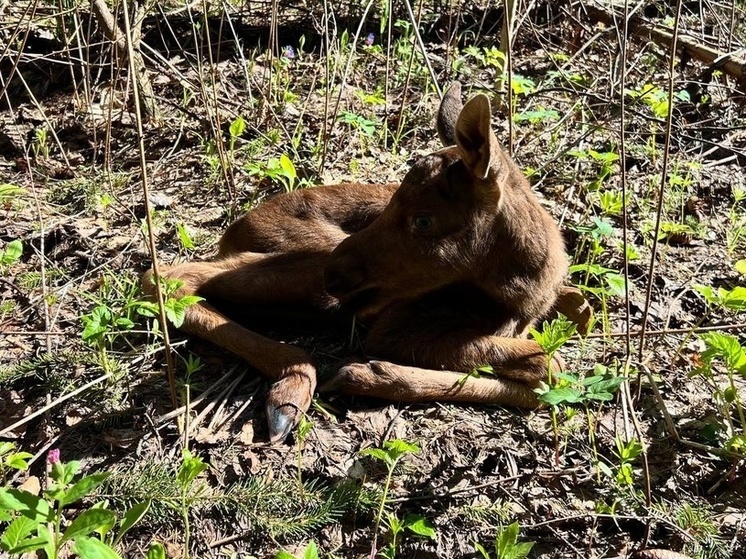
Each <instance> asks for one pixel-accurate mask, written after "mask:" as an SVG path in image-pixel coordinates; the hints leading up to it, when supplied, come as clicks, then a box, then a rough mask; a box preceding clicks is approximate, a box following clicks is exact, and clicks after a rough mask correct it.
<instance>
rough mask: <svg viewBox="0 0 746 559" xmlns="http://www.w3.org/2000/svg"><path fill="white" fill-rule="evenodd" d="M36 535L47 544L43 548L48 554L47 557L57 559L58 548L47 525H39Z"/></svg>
mask: <svg viewBox="0 0 746 559" xmlns="http://www.w3.org/2000/svg"><path fill="white" fill-rule="evenodd" d="M36 535H37V536H39V539H40V540H44V541H45V542H46V543H45V544H44V545H43V546H42V547H43V548H44V552H45V553H46V554H47V557H55V556H56V548H55V545H54V544H55V541H54V536H52V532H51V531H50V530H49V528H48V527H47V525H46V524H39V525H38V526H37V527H36Z"/></svg>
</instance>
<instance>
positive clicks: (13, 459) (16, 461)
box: [5, 452, 34, 470]
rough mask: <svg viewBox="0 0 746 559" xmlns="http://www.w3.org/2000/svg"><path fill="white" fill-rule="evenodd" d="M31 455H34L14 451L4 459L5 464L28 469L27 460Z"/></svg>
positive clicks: (18, 468) (10, 466)
mask: <svg viewBox="0 0 746 559" xmlns="http://www.w3.org/2000/svg"><path fill="white" fill-rule="evenodd" d="M33 457H34V455H33V454H29V453H28V452H16V453H14V454H11V455H10V456H8V458H6V459H5V464H6V465H7V466H8V467H9V468H13V469H14V470H26V469H28V462H27V460H28V459H29V458H33Z"/></svg>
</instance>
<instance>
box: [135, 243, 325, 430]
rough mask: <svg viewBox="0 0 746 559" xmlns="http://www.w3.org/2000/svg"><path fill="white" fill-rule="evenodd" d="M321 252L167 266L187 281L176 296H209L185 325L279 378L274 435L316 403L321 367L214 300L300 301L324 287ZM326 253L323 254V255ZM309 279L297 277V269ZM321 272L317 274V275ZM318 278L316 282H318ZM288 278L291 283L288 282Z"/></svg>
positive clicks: (272, 408) (150, 287) (146, 283)
mask: <svg viewBox="0 0 746 559" xmlns="http://www.w3.org/2000/svg"><path fill="white" fill-rule="evenodd" d="M319 256H320V255H318V254H309V255H306V256H303V255H272V254H269V255H265V254H257V253H243V254H240V255H238V256H235V257H232V258H227V259H224V260H217V261H214V262H193V263H188V264H182V265H179V266H173V267H170V268H166V269H164V271H163V272H162V276H163V277H164V278H165V279H176V280H180V281H181V282H182V285H181V287H180V288H179V289H178V290H177V291H176V292H175V293H173V294H172V295H171V296H172V297H175V298H180V297H183V296H185V295H199V296H201V297H204V298H205V300H204V301H201V302H199V303H197V304H195V305H192V306H190V307H189V308H188V309H187V310H186V317H185V319H184V323H183V325H182V326H181V328H180V330H182V331H183V332H186V333H188V334H193V335H196V336H199V337H200V338H203V339H205V340H208V341H211V342H213V343H215V344H217V345H219V346H221V347H224V348H225V349H227V350H229V351H231V352H233V353H235V354H236V355H238V356H239V357H242V358H243V359H245V360H246V361H248V362H249V364H251V365H252V366H253V367H255V368H256V369H257V370H258V371H259V372H260V373H261V374H262V375H263V376H265V377H267V378H269V379H270V380H272V381H274V384H273V385H272V387H271V388H270V392H269V395H268V398H267V403H266V410H267V421H268V425H269V434H270V440H272V441H277V440H281V439H283V438H285V436H286V435H287V434H288V432H289V431H290V429H292V427H293V426H294V425H295V424H296V423H297V421H298V420H299V419H300V415H301V414H302V413H304V412H305V411H306V410H307V409H308V407H309V406H310V405H311V399H312V397H313V394H314V391H315V389H316V367H315V365H314V363H313V360H312V359H311V357H310V355H308V353H307V352H305V351H304V350H302V349H300V348H298V347H296V346H293V345H290V344H284V343H281V342H278V341H275V340H272V339H270V338H267V337H265V336H262V335H261V334H258V333H257V332H253V331H251V330H249V329H247V328H245V327H244V326H242V325H241V324H239V323H238V322H235V321H234V320H232V319H231V318H229V317H228V316H226V315H225V314H223V313H222V312H220V311H219V310H217V309H216V308H215V307H214V306H213V305H212V304H211V300H213V299H215V300H220V301H222V302H223V303H229V304H231V305H235V306H240V305H246V304H251V303H253V302H257V301H258V302H262V303H266V302H270V303H272V302H276V303H282V302H285V303H287V302H291V303H292V302H301V301H307V300H308V299H311V298H312V294H313V293H318V292H319V291H320V282H321V272H320V267H319V266H320V260H321V261H323V259H322V258H319ZM321 256H323V255H321ZM297 274H300V277H303V278H304V279H305V281H298V279H297V278H298V275H297ZM314 278H317V279H314ZM314 282H315V283H316V284H319V285H316V286H314V285H313V284H314ZM284 283H287V285H284ZM142 287H143V290H144V291H145V292H146V293H147V294H149V295H151V296H153V295H154V292H155V285H154V282H153V279H152V272H151V271H149V272H146V273H145V275H144V276H143V278H142Z"/></svg>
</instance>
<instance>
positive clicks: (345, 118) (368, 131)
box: [339, 111, 380, 136]
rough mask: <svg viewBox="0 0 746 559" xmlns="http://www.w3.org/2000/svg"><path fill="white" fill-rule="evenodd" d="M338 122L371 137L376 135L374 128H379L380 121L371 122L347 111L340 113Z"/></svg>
mask: <svg viewBox="0 0 746 559" xmlns="http://www.w3.org/2000/svg"><path fill="white" fill-rule="evenodd" d="M339 120H340V122H343V123H345V124H349V125H350V128H352V129H353V130H359V131H361V132H363V133H364V134H365V135H366V136H373V135H374V134H375V133H376V128H377V127H378V126H380V121H378V120H371V119H369V118H365V117H364V116H362V115H359V114H356V113H352V112H349V111H344V112H342V113H341V114H340V115H339Z"/></svg>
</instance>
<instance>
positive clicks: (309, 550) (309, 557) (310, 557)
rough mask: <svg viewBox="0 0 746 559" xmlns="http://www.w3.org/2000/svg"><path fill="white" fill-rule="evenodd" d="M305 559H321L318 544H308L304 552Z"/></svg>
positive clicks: (311, 542) (312, 542)
mask: <svg viewBox="0 0 746 559" xmlns="http://www.w3.org/2000/svg"><path fill="white" fill-rule="evenodd" d="M303 559H319V550H318V549H317V548H316V542H315V541H313V540H311V541H310V542H308V546H307V547H306V550H305V551H304V552H303Z"/></svg>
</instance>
